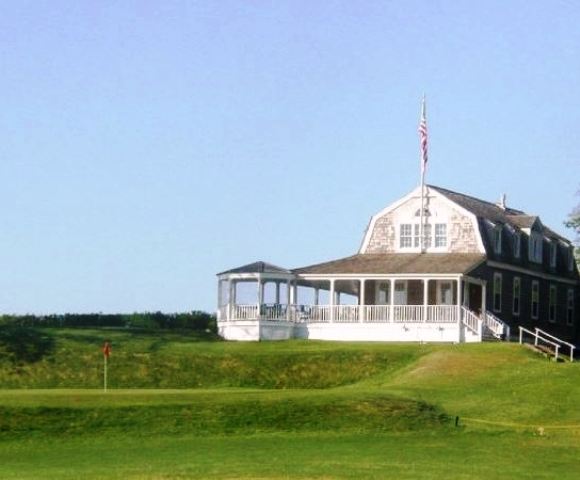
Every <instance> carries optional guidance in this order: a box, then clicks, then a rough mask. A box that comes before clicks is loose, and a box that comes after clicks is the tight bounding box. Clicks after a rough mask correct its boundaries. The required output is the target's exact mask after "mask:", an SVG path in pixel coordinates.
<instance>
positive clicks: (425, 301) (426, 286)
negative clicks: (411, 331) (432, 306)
mask: <svg viewBox="0 0 580 480" xmlns="http://www.w3.org/2000/svg"><path fill="white" fill-rule="evenodd" d="M428 305H429V280H428V279H426V278H425V279H423V322H426V321H427V310H428Z"/></svg>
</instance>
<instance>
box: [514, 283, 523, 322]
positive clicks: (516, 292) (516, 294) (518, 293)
mask: <svg viewBox="0 0 580 480" xmlns="http://www.w3.org/2000/svg"><path fill="white" fill-rule="evenodd" d="M521 291H522V281H521V279H520V277H514V291H513V306H512V313H513V314H514V315H519V314H520V296H521Z"/></svg>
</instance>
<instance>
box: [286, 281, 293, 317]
mask: <svg viewBox="0 0 580 480" xmlns="http://www.w3.org/2000/svg"><path fill="white" fill-rule="evenodd" d="M291 282H292V281H291V280H286V320H287V321H289V322H290V321H292V306H291V305H292V304H291V301H290V300H291V298H290V292H291V290H292V289H291V288H290V284H291Z"/></svg>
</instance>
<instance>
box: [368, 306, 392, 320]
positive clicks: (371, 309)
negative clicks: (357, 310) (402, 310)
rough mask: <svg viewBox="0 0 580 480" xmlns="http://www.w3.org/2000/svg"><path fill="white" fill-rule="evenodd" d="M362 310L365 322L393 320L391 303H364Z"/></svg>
mask: <svg viewBox="0 0 580 480" xmlns="http://www.w3.org/2000/svg"><path fill="white" fill-rule="evenodd" d="M361 310H362V312H363V319H364V322H365V323H385V322H389V321H390V320H391V307H390V305H363V306H362V307H361Z"/></svg>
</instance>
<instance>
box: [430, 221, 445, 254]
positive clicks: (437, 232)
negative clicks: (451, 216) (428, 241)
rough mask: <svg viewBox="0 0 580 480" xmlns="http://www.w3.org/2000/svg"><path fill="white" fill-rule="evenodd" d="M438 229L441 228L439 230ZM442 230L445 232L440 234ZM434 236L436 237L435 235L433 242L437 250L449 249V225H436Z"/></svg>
mask: <svg viewBox="0 0 580 480" xmlns="http://www.w3.org/2000/svg"><path fill="white" fill-rule="evenodd" d="M437 227H439V228H437ZM441 230H443V233H440V232H441ZM434 234H435V235H434V240H433V246H434V247H435V248H447V224H446V223H436V224H435V232H434ZM440 242H441V243H440ZM439 243H440V244H439ZM438 244H439V245H438Z"/></svg>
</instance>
